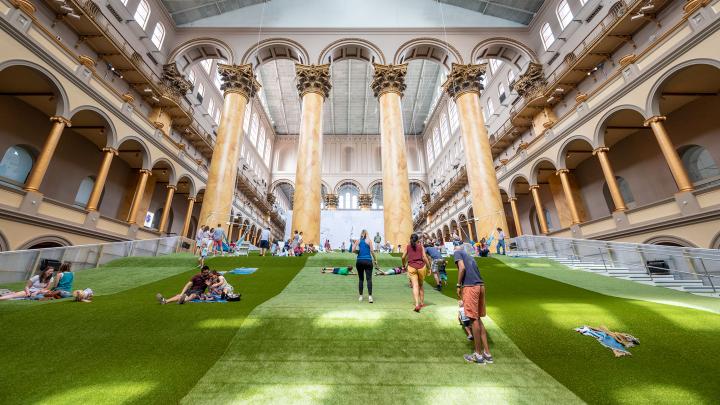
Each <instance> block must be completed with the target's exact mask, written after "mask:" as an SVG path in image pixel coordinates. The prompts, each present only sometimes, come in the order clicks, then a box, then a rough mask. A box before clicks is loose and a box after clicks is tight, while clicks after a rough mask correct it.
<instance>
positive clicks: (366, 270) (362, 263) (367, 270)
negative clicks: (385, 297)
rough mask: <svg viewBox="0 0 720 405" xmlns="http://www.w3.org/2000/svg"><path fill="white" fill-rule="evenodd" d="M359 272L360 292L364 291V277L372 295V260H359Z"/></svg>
mask: <svg viewBox="0 0 720 405" xmlns="http://www.w3.org/2000/svg"><path fill="white" fill-rule="evenodd" d="M355 267H357V272H358V279H359V282H358V292H359V293H360V295H362V293H363V279H367V287H368V294H369V295H372V270H373V263H372V261H370V260H358V261H357V262H355Z"/></svg>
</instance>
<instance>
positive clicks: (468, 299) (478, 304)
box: [462, 284, 486, 319]
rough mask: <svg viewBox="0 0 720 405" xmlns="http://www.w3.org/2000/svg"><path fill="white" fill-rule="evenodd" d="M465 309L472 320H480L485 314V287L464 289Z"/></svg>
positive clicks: (473, 286)
mask: <svg viewBox="0 0 720 405" xmlns="http://www.w3.org/2000/svg"><path fill="white" fill-rule="evenodd" d="M462 300H463V309H464V310H465V316H467V317H468V318H470V319H480V318H482V317H484V316H485V315H486V314H485V286H484V285H483V284H479V285H471V286H465V287H463V289H462Z"/></svg>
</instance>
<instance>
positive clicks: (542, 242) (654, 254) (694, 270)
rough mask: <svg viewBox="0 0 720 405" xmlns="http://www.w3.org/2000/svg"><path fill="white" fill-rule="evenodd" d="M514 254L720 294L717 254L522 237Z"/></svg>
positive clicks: (708, 250) (589, 241)
mask: <svg viewBox="0 0 720 405" xmlns="http://www.w3.org/2000/svg"><path fill="white" fill-rule="evenodd" d="M514 242H515V244H516V245H517V248H516V252H518V253H520V254H523V253H526V254H539V255H543V256H548V257H551V258H552V257H556V258H562V259H565V260H569V261H570V263H571V264H572V263H592V264H595V265H598V266H602V267H603V268H604V269H605V271H612V270H613V269H616V268H618V267H621V268H627V269H629V270H630V271H635V272H640V271H642V272H644V273H645V274H647V275H648V276H650V277H657V276H658V275H672V276H673V278H674V279H675V280H678V281H685V280H700V281H702V284H703V286H705V287H708V288H711V289H712V291H713V292H714V293H717V292H718V291H720V250H718V249H698V248H685V247H676V246H663V245H650V244H641V243H625V242H608V241H602V240H590V239H569V238H555V237H549V236H534V235H522V236H518V237H516V238H515V239H514Z"/></svg>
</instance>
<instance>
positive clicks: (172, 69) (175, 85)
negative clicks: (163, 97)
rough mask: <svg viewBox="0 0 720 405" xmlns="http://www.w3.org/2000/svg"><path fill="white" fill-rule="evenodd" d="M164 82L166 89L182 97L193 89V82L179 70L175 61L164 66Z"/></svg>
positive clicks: (173, 94)
mask: <svg viewBox="0 0 720 405" xmlns="http://www.w3.org/2000/svg"><path fill="white" fill-rule="evenodd" d="M162 83H163V84H164V90H166V91H167V92H169V93H170V94H171V95H172V96H174V97H177V98H180V97H182V96H184V95H185V94H187V93H188V92H189V91H190V89H192V87H193V86H192V83H190V81H189V80H188V79H186V78H185V76H183V75H182V73H180V71H179V70H178V67H177V64H176V63H175V62H173V63H168V64H167V65H164V66H163V72H162Z"/></svg>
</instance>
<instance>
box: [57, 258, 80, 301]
mask: <svg viewBox="0 0 720 405" xmlns="http://www.w3.org/2000/svg"><path fill="white" fill-rule="evenodd" d="M74 280H75V274H74V273H73V272H72V271H70V263H69V262H63V264H61V265H60V269H58V273H57V274H56V275H55V281H54V282H53V284H52V285H53V287H52V290H53V291H54V292H56V293H57V294H59V295H60V298H68V297H72V285H73V281H74Z"/></svg>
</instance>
